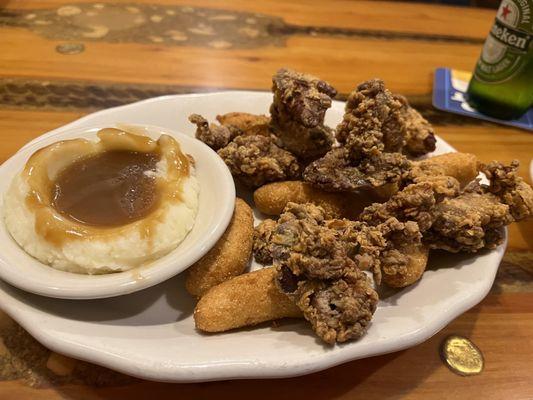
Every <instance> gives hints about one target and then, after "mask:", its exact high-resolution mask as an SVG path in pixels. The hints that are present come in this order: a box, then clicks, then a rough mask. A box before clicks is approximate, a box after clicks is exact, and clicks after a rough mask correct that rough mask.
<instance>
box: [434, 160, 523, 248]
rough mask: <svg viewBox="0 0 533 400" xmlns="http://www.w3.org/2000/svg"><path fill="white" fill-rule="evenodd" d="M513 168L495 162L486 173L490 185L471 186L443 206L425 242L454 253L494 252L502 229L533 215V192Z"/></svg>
mask: <svg viewBox="0 0 533 400" xmlns="http://www.w3.org/2000/svg"><path fill="white" fill-rule="evenodd" d="M517 169H518V162H517V161H513V162H512V163H511V165H510V166H505V165H503V164H501V163H499V162H495V161H494V162H492V163H490V164H488V165H486V166H483V168H482V170H483V172H485V174H486V176H487V178H488V179H489V182H490V183H489V185H481V184H480V183H479V181H473V182H472V183H471V184H469V185H468V186H467V187H466V188H465V190H464V192H463V193H461V194H460V195H459V196H457V197H455V198H453V199H447V200H445V201H443V202H442V203H440V204H439V205H438V206H437V207H436V208H435V210H434V214H435V216H436V218H435V222H434V223H433V225H432V227H431V229H430V230H428V231H427V232H426V233H425V234H424V241H425V242H426V243H428V244H429V246H430V247H431V248H434V249H443V250H448V251H451V252H458V251H466V252H472V253H473V252H476V251H478V250H480V249H482V248H489V249H493V248H495V247H497V246H498V245H500V244H501V243H502V242H503V239H504V236H503V231H502V227H503V226H505V225H508V224H510V223H511V222H514V221H519V220H522V219H525V218H528V217H530V216H531V215H532V214H533V189H532V188H531V187H530V186H529V185H528V184H527V183H526V182H524V180H523V179H522V178H521V177H519V176H518V173H517Z"/></svg>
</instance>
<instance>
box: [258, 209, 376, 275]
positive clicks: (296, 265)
mask: <svg viewBox="0 0 533 400" xmlns="http://www.w3.org/2000/svg"><path fill="white" fill-rule="evenodd" d="M329 217H330V216H329V215H327V214H326V213H325V211H324V209H323V208H321V207H317V206H315V205H313V204H310V203H307V204H296V203H289V204H287V207H286V208H285V210H284V212H283V214H282V215H281V216H280V218H279V220H278V221H277V226H276V227H275V229H273V231H272V233H271V234H270V243H269V245H268V246H269V247H268V248H269V249H270V252H271V258H272V259H273V262H274V265H283V266H286V267H288V268H289V269H290V270H291V272H292V273H293V274H294V275H296V276H305V277H306V278H307V279H315V278H317V279H338V278H340V277H342V276H344V275H345V274H346V273H347V272H349V271H352V270H354V269H361V270H370V271H372V272H377V271H379V264H377V263H376V261H377V259H378V255H379V251H380V249H381V248H383V247H384V246H385V243H384V239H383V237H382V235H381V233H380V231H379V228H376V227H370V226H368V225H366V224H364V223H361V222H355V221H350V220H347V219H330V218H329Z"/></svg>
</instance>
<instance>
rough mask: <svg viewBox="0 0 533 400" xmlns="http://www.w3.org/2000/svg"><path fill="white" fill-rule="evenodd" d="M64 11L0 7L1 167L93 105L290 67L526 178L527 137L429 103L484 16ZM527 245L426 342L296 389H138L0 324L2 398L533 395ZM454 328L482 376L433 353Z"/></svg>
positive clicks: (416, 10) (529, 232)
mask: <svg viewBox="0 0 533 400" xmlns="http://www.w3.org/2000/svg"><path fill="white" fill-rule="evenodd" d="M134 2H135V5H133V3H134ZM76 3H78V2H77V1H76V0H72V1H70V2H68V4H66V3H64V2H62V1H55V0H45V1H36V0H28V1H23V0H20V1H11V2H10V1H7V2H6V1H0V4H2V5H3V6H4V7H3V8H0V143H1V145H0V161H4V160H6V159H7V158H8V157H10V156H11V155H12V154H13V153H14V152H15V151H16V150H17V149H18V148H20V147H21V146H22V145H23V144H24V143H26V142H27V141H29V140H30V139H32V138H34V137H36V136H38V135H40V134H41V133H43V132H46V131H48V130H50V129H53V128H55V127H58V126H60V125H63V124H65V123H67V122H70V121H72V120H74V119H77V118H79V117H81V116H82V115H85V114H87V113H90V112H92V111H94V110H97V109H101V108H105V107H110V106H114V105H118V104H125V103H129V102H133V101H136V100H139V99H142V98H147V97H152V96H157V95H161V94H167V93H187V92H197V91H211V90H218V89H253V90H268V89H269V87H270V77H271V75H272V74H273V72H274V71H275V70H276V69H277V68H279V67H280V66H289V67H292V68H295V69H299V70H303V71H306V72H309V73H312V74H315V75H318V76H320V77H322V78H324V79H326V80H328V81H329V82H330V83H332V84H333V85H334V86H335V87H336V88H337V89H339V91H340V92H341V97H342V96H345V95H346V94H347V93H349V92H350V91H351V90H352V89H353V88H354V86H355V84H356V83H357V82H359V81H362V80H364V79H367V78H370V77H376V76H377V77H381V78H383V79H385V81H386V82H387V84H388V86H389V87H390V88H391V89H392V90H393V91H397V92H401V93H404V94H405V95H407V96H408V97H409V99H410V101H411V102H412V103H413V104H414V105H415V106H416V107H418V108H419V109H420V110H421V111H422V112H423V113H424V115H425V116H426V117H427V118H428V119H429V120H430V121H431V122H432V123H433V124H434V126H435V128H436V131H437V133H438V134H439V135H441V136H442V137H443V138H445V139H446V140H448V141H449V142H450V143H451V144H453V145H454V146H455V147H456V148H457V149H458V150H460V151H465V152H471V153H475V154H476V155H477V156H478V157H479V158H480V159H481V160H482V161H489V160H492V159H499V160H502V161H505V162H509V161H511V160H512V159H514V158H517V159H519V160H520V161H521V164H522V172H521V173H522V174H523V176H524V177H525V178H526V179H528V181H529V178H528V174H527V170H528V165H529V162H530V158H531V156H532V154H533V135H532V134H531V133H527V132H525V131H520V130H518V129H512V128H505V127H502V126H499V125H495V124H491V123H486V122H479V121H477V120H473V119H468V118H463V117H458V116H454V115H451V114H446V113H443V112H439V111H436V110H435V109H433V108H432V106H431V85H432V78H433V71H434V70H435V68H436V67H439V66H448V67H454V68H458V69H464V70H472V68H473V66H474V63H475V61H476V59H477V57H478V55H479V53H480V51H481V46H482V43H483V41H484V38H485V36H486V34H487V32H488V31H489V28H490V26H491V22H492V20H493V18H494V15H495V11H494V10H483V9H472V8H454V7H446V6H438V5H423V4H420V3H386V2H365V1H357V2H356V1H337V0H334V1H307V2H304V1H297V0H288V1H249V0H232V1H225V2H216V1H212V0H197V1H195V2H192V1H188V2H187V1H181V0H178V1H170V0H146V1H145V0H132V1H129V2H127V4H126V3H122V5H121V3H118V2H117V3H114V4H111V3H107V2H104V1H102V2H99V3H94V2H89V3H82V2H80V3H79V4H76ZM181 3H183V4H181ZM193 3H194V6H192V4H193ZM224 21H225V22H226V23H225V24H223V23H222V22H224ZM227 21H233V22H234V23H233V24H231V25H230V27H229V28H228V24H227ZM222 26H224V27H226V28H221V27H222ZM217 29H218V30H217ZM532 244H533V222H525V223H520V224H515V225H513V226H512V227H511V228H510V240H509V248H508V251H507V254H506V256H505V258H504V261H503V263H502V265H501V267H500V271H499V274H498V277H497V280H496V283H495V284H494V287H493V288H492V291H491V293H490V294H489V295H488V296H487V298H486V299H485V300H484V301H483V302H482V303H481V304H480V305H478V306H476V307H474V308H473V309H472V310H470V311H468V312H466V313H465V314H463V315H462V316H460V317H459V318H457V319H456V320H455V321H453V322H452V323H451V324H450V325H449V326H448V327H447V328H446V329H444V330H443V331H442V332H440V333H438V334H437V335H435V337H433V338H432V339H430V340H428V341H426V342H425V343H423V344H420V345H419V346H416V347H415V348H412V349H410V350H406V351H402V352H398V353H394V354H390V355H385V356H381V357H374V358H370V359H365V360H360V361H356V362H351V363H348V364H345V365H342V366H339V367H336V368H332V369H330V370H327V371H324V372H321V373H316V374H313V375H310V376H306V377H301V378H295V379H286V380H277V381H272V380H269V381H259V380H252V381H234V382H217V383H207V384H189V385H171V384H159V383H152V382H145V381H139V380H136V379H132V378H129V377H126V376H123V375H121V374H118V373H113V372H111V371H108V370H106V369H104V368H100V367H96V366H92V365H89V364H86V363H82V362H79V361H74V360H70V359H67V358H64V357H62V356H59V355H57V354H51V353H50V352H49V351H48V350H47V349H45V348H43V347H42V346H41V345H39V344H38V343H37V342H35V340H33V339H32V338H31V337H30V336H29V335H28V334H27V333H25V332H24V331H23V330H22V329H21V328H19V327H17V326H16V324H14V323H13V322H12V321H11V320H10V319H9V318H8V317H7V316H5V315H0V398H1V399H3V400H7V399H59V398H83V399H144V398H148V397H150V398H157V399H166V398H169V399H170V398H172V399H176V398H195V399H201V398H216V399H225V398H232V399H240V398H243V399H245V398H246V399H248V398H255V399H263V398H264V399H272V398H281V399H285V398H287V399H289V398H291V399H293V398H302V397H316V398H358V397H360V398H365V399H369V400H370V399H378V398H380V399H381V398H387V399H391V398H400V397H401V398H412V399H442V398H447V399H451V398H461V399H463V398H465V399H470V398H472V399H474V398H483V399H511V398H512V399H531V398H533V381H532V379H531V377H532V376H533V362H532V359H533V251H532ZM451 333H457V334H461V335H465V336H467V337H469V338H471V339H472V340H473V341H474V342H475V343H476V344H477V345H478V346H479V347H480V348H481V350H482V351H483V354H484V356H485V360H486V366H485V370H484V372H483V373H482V374H481V375H478V376H474V377H469V378H464V377H460V376H457V375H454V374H453V373H452V372H450V371H449V370H448V369H447V368H446V367H445V366H444V365H443V364H442V362H441V361H440V359H439V353H438V348H439V344H440V343H441V341H442V339H443V338H444V337H445V336H446V335H448V334H451Z"/></svg>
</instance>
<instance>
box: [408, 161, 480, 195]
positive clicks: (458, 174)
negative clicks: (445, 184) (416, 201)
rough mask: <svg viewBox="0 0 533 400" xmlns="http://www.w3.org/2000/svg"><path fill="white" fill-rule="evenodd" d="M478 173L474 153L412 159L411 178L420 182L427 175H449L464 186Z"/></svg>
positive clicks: (477, 163) (477, 164)
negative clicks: (418, 159)
mask: <svg viewBox="0 0 533 400" xmlns="http://www.w3.org/2000/svg"><path fill="white" fill-rule="evenodd" d="M478 173H479V162H478V159H477V157H476V156H475V155H473V154H469V153H446V154H441V155H438V156H435V157H430V158H427V159H425V160H421V161H414V162H413V168H412V170H411V180H412V181H414V182H420V181H421V180H425V179H426V178H427V177H434V176H451V177H454V178H455V179H457V180H458V181H459V183H460V184H461V187H465V186H466V185H467V184H468V183H470V182H471V181H473V180H474V179H475V178H476V176H477V175H478Z"/></svg>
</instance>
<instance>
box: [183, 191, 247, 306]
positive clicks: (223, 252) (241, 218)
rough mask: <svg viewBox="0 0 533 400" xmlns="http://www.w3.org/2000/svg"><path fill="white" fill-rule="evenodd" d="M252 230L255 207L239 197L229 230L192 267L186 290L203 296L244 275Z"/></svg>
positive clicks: (189, 271)
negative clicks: (220, 285)
mask: <svg viewBox="0 0 533 400" xmlns="http://www.w3.org/2000/svg"><path fill="white" fill-rule="evenodd" d="M253 231H254V217H253V213H252V209H251V208H250V207H249V206H248V204H246V202H245V201H244V200H241V199H240V198H238V197H237V198H236V199H235V211H234V212H233V217H232V219H231V221H230V223H229V225H228V228H227V229H226V232H224V234H223V235H222V237H221V238H220V239H219V240H218V242H217V243H216V244H215V246H214V247H213V248H212V249H211V250H209V252H208V253H207V254H206V255H205V256H203V257H202V258H201V259H200V260H199V261H197V262H196V263H194V264H193V265H192V266H191V267H190V268H189V270H188V275H187V280H186V281H185V287H186V289H187V291H188V292H189V293H190V294H192V295H193V296H197V297H201V296H203V295H204V294H205V293H206V292H207V291H208V290H209V289H211V288H212V287H213V286H216V285H218V284H220V283H222V282H224V281H226V280H228V279H231V278H233V277H234V276H237V275H240V274H242V273H243V272H244V270H245V269H246V266H247V265H248V262H249V261H250V256H251V254H252V245H253Z"/></svg>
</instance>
